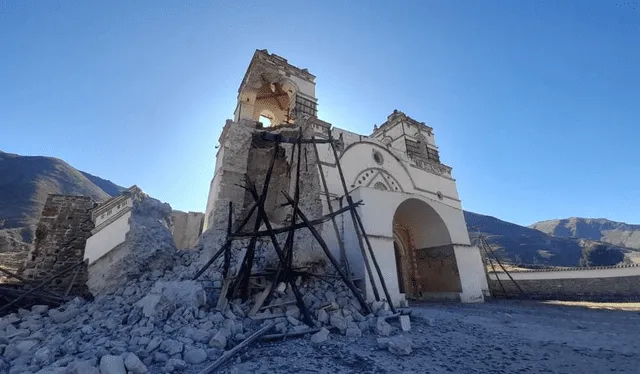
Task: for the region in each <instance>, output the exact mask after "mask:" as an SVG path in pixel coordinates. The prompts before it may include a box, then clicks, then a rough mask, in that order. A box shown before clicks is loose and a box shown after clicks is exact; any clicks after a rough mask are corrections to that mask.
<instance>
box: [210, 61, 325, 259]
mask: <svg viewBox="0 0 640 374" xmlns="http://www.w3.org/2000/svg"><path fill="white" fill-rule="evenodd" d="M319 122H322V121H319V120H318V119H317V99H316V97H315V76H314V75H313V74H311V73H309V71H308V70H307V69H301V68H298V67H296V66H293V65H291V64H289V63H288V62H287V60H286V59H284V58H282V57H280V56H278V55H276V54H269V52H268V51H267V50H256V52H255V53H254V55H253V58H252V60H251V63H250V64H249V67H248V69H247V71H246V73H245V75H244V77H243V79H242V83H241V84H240V87H239V89H238V101H237V105H236V108H235V111H234V119H233V120H227V122H226V124H225V126H224V128H223V129H222V133H221V134H220V138H219V144H220V146H219V148H218V153H217V155H216V165H215V171H214V176H213V179H212V180H211V185H210V188H209V197H208V200H207V208H206V211H205V217H204V224H203V231H208V234H207V236H208V237H215V238H222V239H224V237H225V236H226V228H227V220H228V212H229V203H233V216H234V217H233V218H234V222H235V221H236V220H241V219H242V218H244V217H245V216H246V215H248V214H249V211H250V207H251V206H252V205H253V203H254V201H253V198H252V196H250V195H249V194H248V193H247V192H246V191H245V190H244V189H243V186H245V184H246V182H247V180H251V181H252V182H254V183H256V185H257V187H258V190H260V189H261V188H262V186H261V185H262V183H263V180H264V177H265V175H266V173H267V170H268V168H269V164H270V161H271V159H272V158H273V157H274V156H273V155H274V152H275V153H276V156H275V161H274V168H273V171H272V172H273V176H272V178H271V183H270V184H269V191H268V193H267V198H266V202H265V211H266V213H267V215H268V218H269V220H270V221H271V222H272V223H273V224H274V225H276V226H277V225H286V224H287V222H289V221H290V219H291V217H290V214H291V213H290V208H289V207H287V206H286V199H285V198H284V196H283V194H282V191H283V190H284V191H288V192H290V193H291V195H292V196H293V195H294V192H295V191H294V190H295V186H296V183H295V181H296V180H297V179H299V180H300V183H299V191H300V196H301V199H300V204H299V207H300V208H301V209H302V210H303V211H304V212H305V213H306V214H309V216H312V217H315V216H321V215H322V203H321V202H320V198H319V196H320V190H319V188H320V187H319V186H320V181H319V174H318V172H317V159H316V156H315V152H314V149H313V147H312V145H311V144H302V145H300V148H301V149H302V152H303V154H304V157H302V159H301V161H300V165H301V166H302V167H301V168H299V170H300V177H299V178H298V176H297V175H296V173H297V170H298V168H297V165H298V159H297V157H293V156H294V153H295V152H294V151H295V147H296V146H297V145H296V144H293V143H291V142H289V143H287V142H282V143H276V142H272V141H265V139H264V135H265V133H268V134H270V135H271V136H282V137H286V138H289V139H297V138H298V137H300V136H302V137H303V138H310V137H312V136H314V134H315V131H316V130H315V129H316V128H318V126H322V125H318V123H319ZM325 126H328V124H326V125H325ZM296 152H297V151H296ZM249 222H253V218H252V219H251V220H250V221H249ZM250 226H251V223H249V226H248V227H250ZM298 231H300V232H296V238H295V242H296V243H297V244H298V245H300V246H304V247H305V251H301V252H300V256H303V255H305V254H306V255H309V256H307V257H306V260H309V261H311V260H310V256H311V257H313V256H312V253H313V252H315V251H314V248H315V247H316V244H313V243H312V242H313V240H312V237H311V234H310V233H306V232H304V231H302V230H298ZM219 242H220V240H213V241H209V243H211V244H212V245H216V244H215V243H219ZM307 249H308V250H307ZM303 257H304V256H303Z"/></svg>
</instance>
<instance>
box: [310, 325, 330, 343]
mask: <svg viewBox="0 0 640 374" xmlns="http://www.w3.org/2000/svg"><path fill="white" fill-rule="evenodd" d="M328 338H329V330H327V329H325V328H324V327H323V328H321V329H320V331H318V332H316V333H315V334H313V335H311V343H316V344H318V343H324V342H325V341H327V339H328Z"/></svg>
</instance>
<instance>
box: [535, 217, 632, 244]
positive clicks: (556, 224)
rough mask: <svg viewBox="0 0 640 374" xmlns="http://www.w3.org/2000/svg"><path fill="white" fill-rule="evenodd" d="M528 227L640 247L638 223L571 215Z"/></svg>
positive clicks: (556, 233) (554, 233) (568, 235)
mask: <svg viewBox="0 0 640 374" xmlns="http://www.w3.org/2000/svg"><path fill="white" fill-rule="evenodd" d="M530 227H531V228H534V229H536V230H540V231H542V232H544V233H546V234H549V235H554V236H559V237H573V238H583V239H589V240H597V241H601V242H605V243H610V244H614V245H618V246H622V247H628V248H634V249H640V225H632V224H628V223H624V222H616V221H611V220H608V219H605V218H581V217H571V218H565V219H552V220H548V221H541V222H537V223H534V224H533V225H531V226H530Z"/></svg>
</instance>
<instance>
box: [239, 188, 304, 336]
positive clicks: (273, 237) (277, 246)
mask: <svg viewBox="0 0 640 374" xmlns="http://www.w3.org/2000/svg"><path fill="white" fill-rule="evenodd" d="M251 187H253V188H251ZM249 192H250V193H251V195H252V196H253V199H254V200H255V201H259V197H258V191H256V188H255V185H254V186H249ZM258 219H262V221H263V222H264V225H265V226H266V227H267V230H269V231H270V232H271V235H270V237H271V244H272V245H273V248H274V249H275V251H276V254H277V255H278V260H280V264H281V265H282V266H283V267H284V266H286V261H285V257H284V253H283V252H282V248H280V243H278V238H276V235H275V234H274V233H273V227H272V226H271V222H270V221H269V217H267V213H266V212H265V211H264V201H263V202H262V203H258ZM288 282H289V284H290V285H291V290H292V291H293V294H294V296H295V297H296V304H297V305H298V309H300V311H301V313H302V315H303V321H304V323H305V324H307V326H313V319H312V318H311V314H310V313H309V309H308V308H307V306H306V305H305V304H304V300H303V299H302V295H301V294H300V290H299V289H298V286H296V283H295V282H294V281H293V280H292V279H289V280H288Z"/></svg>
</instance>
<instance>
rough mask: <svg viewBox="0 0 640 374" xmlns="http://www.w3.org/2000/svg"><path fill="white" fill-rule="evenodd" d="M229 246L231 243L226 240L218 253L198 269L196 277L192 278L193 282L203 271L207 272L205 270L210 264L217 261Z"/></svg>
mask: <svg viewBox="0 0 640 374" xmlns="http://www.w3.org/2000/svg"><path fill="white" fill-rule="evenodd" d="M230 246H231V241H230V240H227V241H226V242H225V243H224V245H223V246H222V247H221V248H220V249H219V250H218V252H216V253H215V254H214V255H213V257H211V259H210V260H209V261H207V263H206V264H205V265H204V266H203V267H202V269H200V270H199V271H198V272H197V273H196V275H194V276H193V280H196V279H198V278H199V277H200V276H201V275H202V274H204V272H205V271H207V269H208V268H209V266H211V264H213V263H214V261H215V260H217V259H218V257H220V255H221V254H223V253H224V252H225V251H226V250H227V249H228V248H229V247H230Z"/></svg>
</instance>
